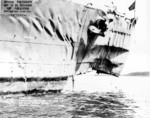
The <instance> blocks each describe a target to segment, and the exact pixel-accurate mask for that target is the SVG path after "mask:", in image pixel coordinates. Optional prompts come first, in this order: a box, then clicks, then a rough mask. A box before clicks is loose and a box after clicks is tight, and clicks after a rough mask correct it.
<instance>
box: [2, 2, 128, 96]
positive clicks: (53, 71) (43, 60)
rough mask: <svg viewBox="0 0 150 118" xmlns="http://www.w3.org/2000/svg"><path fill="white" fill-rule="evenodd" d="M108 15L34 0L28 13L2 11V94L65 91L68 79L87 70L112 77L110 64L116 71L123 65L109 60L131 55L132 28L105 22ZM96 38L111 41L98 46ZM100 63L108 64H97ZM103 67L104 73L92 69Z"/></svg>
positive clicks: (75, 5)
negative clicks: (126, 37) (127, 52)
mask: <svg viewBox="0 0 150 118" xmlns="http://www.w3.org/2000/svg"><path fill="white" fill-rule="evenodd" d="M105 15H106V14H104V13H103V11H102V10H98V9H94V8H89V7H88V6H83V5H79V4H75V3H72V2H67V1H65V0H42V1H40V2H36V1H35V2H33V4H32V12H31V13H30V14H27V15H15V14H12V15H10V14H9V15H8V14H4V13H2V12H1V16H0V71H1V72H0V86H1V88H0V92H1V93H5V92H20V91H32V90H44V91H50V90H52V91H53V90H61V89H62V87H63V86H64V84H65V82H66V80H67V78H68V77H69V76H72V75H75V74H80V73H85V72H86V71H87V70H88V69H96V70H98V71H105V72H106V73H108V72H107V71H108V69H107V66H108V64H107V63H109V67H110V65H111V66H112V68H113V67H118V66H119V64H120V65H122V63H123V62H120V63H119V64H118V65H117V66H116V65H115V64H112V63H111V62H109V61H110V60H111V59H112V57H116V56H118V55H120V54H122V53H123V52H126V51H128V49H126V46H125V43H126V42H125V41H127V40H125V36H127V35H128V33H127V32H128V31H129V30H128V27H129V26H130V24H128V25H126V24H125V23H124V24H117V25H116V23H122V21H118V20H116V19H117V18H116V17H114V18H113V20H112V21H111V20H110V19H109V18H108V19H104V18H102V17H103V16H104V17H105ZM102 19H103V20H102ZM114 19H115V20H114ZM121 20H122V19H121ZM112 23H113V24H112ZM124 25H126V26H124ZM101 26H103V27H101ZM119 26H121V27H123V28H126V32H125V29H123V28H122V29H117V27H119ZM112 27H113V28H114V27H115V28H114V29H113V28H112ZM120 30H121V31H120ZM124 32H125V33H124ZM116 34H119V35H116ZM126 34H127V35H126ZM121 35H122V36H121ZM129 35H130V34H129ZM110 37H111V38H110ZM119 37H120V38H119ZM102 38H103V39H102ZM97 40H99V41H100V40H101V41H102V40H105V41H104V42H107V43H105V44H104V42H103V43H101V42H99V43H98V44H95V42H96V41H97ZM118 40H122V41H121V42H120V43H118ZM108 42H109V43H108ZM127 42H128V41H127ZM123 45H124V47H123ZM107 47H109V48H107ZM112 47H114V48H115V49H114V48H112ZM116 47H117V48H116ZM121 47H123V48H121ZM119 48H121V50H122V52H121V51H120V49H119ZM116 50H117V51H116ZM118 50H119V51H118ZM111 51H112V52H113V53H112V52H111ZM116 52H117V53H116ZM97 59H100V60H105V61H100V62H101V63H98V62H99V61H96V60H97ZM107 60H109V61H107ZM102 62H105V63H104V64H103V63H102ZM95 63H96V64H95ZM102 64H103V66H105V67H103V70H102V69H101V68H100V67H97V66H93V65H102ZM105 68H106V69H105ZM120 70H121V68H119V71H117V72H114V73H119V72H120ZM111 71H112V69H111ZM109 73H111V72H109Z"/></svg>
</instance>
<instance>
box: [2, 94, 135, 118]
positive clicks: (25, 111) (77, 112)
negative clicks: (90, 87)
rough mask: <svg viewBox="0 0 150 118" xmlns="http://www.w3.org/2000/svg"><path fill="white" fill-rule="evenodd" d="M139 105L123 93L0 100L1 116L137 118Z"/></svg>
mask: <svg viewBox="0 0 150 118" xmlns="http://www.w3.org/2000/svg"><path fill="white" fill-rule="evenodd" d="M135 108H136V106H135V102H134V100H132V99H128V98H126V96H125V95H124V94H123V93H122V92H117V93H115V92H106V93H86V92H85V91H82V92H71V93H59V94H50V95H47V94H46V95H41V94H40V95H28V96H27V95H26V96H24V95H22V96H18V97H16V96H14V97H5V98H1V100H0V116H1V117H4V118H5V117H6V118H7V117H9V116H11V117H29V118H32V117H36V118H47V117H50V118H83V117H84V118H92V117H94V118H134V114H135V112H134V109H135Z"/></svg>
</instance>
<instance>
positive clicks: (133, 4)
mask: <svg viewBox="0 0 150 118" xmlns="http://www.w3.org/2000/svg"><path fill="white" fill-rule="evenodd" d="M134 9H135V1H134V2H133V3H132V5H131V6H130V7H129V10H130V11H131V10H134Z"/></svg>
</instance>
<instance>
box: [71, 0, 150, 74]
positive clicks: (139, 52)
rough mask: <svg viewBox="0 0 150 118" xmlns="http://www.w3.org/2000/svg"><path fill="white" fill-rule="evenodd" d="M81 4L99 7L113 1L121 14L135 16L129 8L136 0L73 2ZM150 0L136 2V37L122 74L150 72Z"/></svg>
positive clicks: (85, 0)
mask: <svg viewBox="0 0 150 118" xmlns="http://www.w3.org/2000/svg"><path fill="white" fill-rule="evenodd" d="M72 1H76V2H79V3H83V4H87V3H90V2H91V3H93V6H96V7H99V6H102V4H105V3H106V4H107V3H108V4H109V3H111V1H113V3H114V4H115V5H116V6H117V9H118V11H119V12H123V13H126V14H127V15H128V14H129V16H130V15H132V16H133V14H134V11H130V12H129V10H128V7H129V6H130V5H131V4H132V3H133V2H134V1H135V0H83V1H82V2H81V0H72ZM149 5H150V0H136V12H135V13H136V14H135V15H136V17H138V21H137V25H136V29H135V36H134V40H133V43H132V46H131V51H130V53H129V55H128V58H127V60H126V63H125V66H124V68H123V71H122V73H123V74H125V73H130V72H136V71H140V72H142V71H149V72H150V38H149V37H150V36H149V33H150V27H149V26H150V13H149V11H150V6H149Z"/></svg>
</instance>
